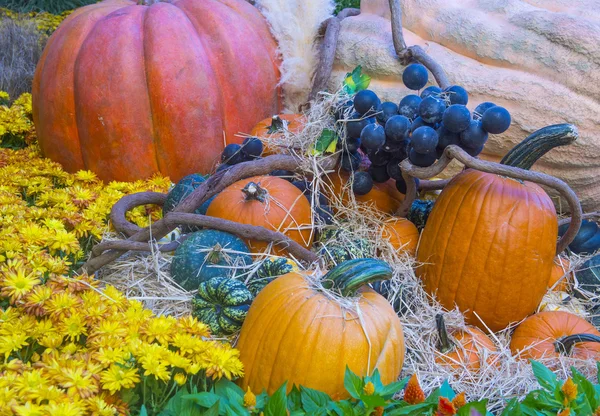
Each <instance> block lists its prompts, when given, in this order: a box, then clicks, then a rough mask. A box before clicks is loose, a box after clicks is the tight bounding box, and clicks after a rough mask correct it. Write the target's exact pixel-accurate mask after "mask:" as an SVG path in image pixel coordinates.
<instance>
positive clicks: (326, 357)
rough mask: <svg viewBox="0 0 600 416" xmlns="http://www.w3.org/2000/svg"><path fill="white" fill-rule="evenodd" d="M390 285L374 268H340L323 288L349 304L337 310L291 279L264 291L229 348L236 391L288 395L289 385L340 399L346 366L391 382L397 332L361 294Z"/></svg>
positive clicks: (370, 264)
mask: <svg viewBox="0 0 600 416" xmlns="http://www.w3.org/2000/svg"><path fill="white" fill-rule="evenodd" d="M390 277H391V269H390V267H389V266H388V265H387V264H385V263H384V262H382V261H381V260H374V259H357V260H349V261H346V262H344V263H341V264H340V265H338V266H337V267H335V268H334V269H332V270H331V271H330V272H329V273H328V274H327V275H326V276H325V277H324V278H323V282H324V283H325V282H330V283H331V284H332V286H333V289H334V290H335V291H336V292H339V293H341V294H342V296H348V297H354V298H355V299H356V302H355V303H353V302H349V303H348V304H347V305H345V307H343V306H342V305H340V303H339V302H338V301H337V300H336V299H334V298H333V297H332V296H331V295H330V294H325V293H324V292H323V291H322V290H320V289H317V288H316V287H315V286H314V285H313V284H311V283H309V282H308V281H307V279H306V277H305V276H303V275H302V274H299V273H290V274H287V275H284V276H282V277H279V278H277V279H275V280H274V281H273V282H271V283H269V284H268V285H267V286H266V287H265V288H264V289H263V290H262V291H261V292H260V293H259V294H258V296H257V297H256V299H255V300H254V302H253V303H252V306H250V310H249V311H248V315H247V317H246V320H245V321H244V324H243V326H242V331H241V334H240V337H239V340H238V343H237V345H236V348H237V349H238V350H239V351H240V359H241V360H242V362H243V363H244V378H243V379H241V380H240V384H241V386H242V388H243V389H244V390H246V389H247V388H248V387H250V389H252V391H254V392H260V391H262V390H263V389H266V390H267V392H268V393H269V394H272V393H273V392H274V391H275V390H276V389H277V388H279V387H280V386H281V385H282V384H283V383H284V382H285V381H287V388H288V391H289V390H290V389H291V388H292V386H293V385H294V384H295V385H296V386H300V385H302V386H305V387H309V388H313V389H318V390H321V391H323V392H325V393H327V394H329V395H330V396H331V397H332V398H333V399H334V400H339V399H344V398H347V397H348V392H347V391H346V389H345V388H344V373H345V369H346V366H348V367H349V368H350V370H352V371H353V372H354V373H356V374H358V375H359V376H365V375H369V374H371V373H372V372H373V370H374V369H375V368H377V369H379V373H380V375H381V381H382V382H383V383H384V384H387V383H391V382H393V381H396V379H397V378H398V376H399V375H400V371H401V370H402V363H403V361H404V337H403V332H402V325H401V324H400V320H399V319H398V316H397V315H396V313H395V312H394V309H393V308H392V306H391V305H390V304H389V303H388V302H387V300H386V299H385V298H384V297H383V296H381V295H379V294H378V293H376V292H375V291H373V290H372V289H370V288H368V287H366V286H363V285H365V284H366V283H368V282H373V281H376V280H381V279H385V278H388V279H389V278H390ZM359 288H360V290H359V291H358V292H357V290H358V289H359ZM359 310H360V315H359V313H358V311H359Z"/></svg>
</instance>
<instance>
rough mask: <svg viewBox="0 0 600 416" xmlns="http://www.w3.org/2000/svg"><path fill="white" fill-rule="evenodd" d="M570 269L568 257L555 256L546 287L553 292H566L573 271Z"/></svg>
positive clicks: (569, 285) (570, 282)
mask: <svg viewBox="0 0 600 416" xmlns="http://www.w3.org/2000/svg"><path fill="white" fill-rule="evenodd" d="M570 269H571V262H570V261H569V260H568V259H566V258H564V257H556V259H555V260H554V264H553V265H552V271H551V272H550V280H548V288H549V289H551V290H552V291H555V292H568V291H569V288H570V287H571V284H572V282H573V278H574V272H572V271H570ZM563 276H564V277H563Z"/></svg>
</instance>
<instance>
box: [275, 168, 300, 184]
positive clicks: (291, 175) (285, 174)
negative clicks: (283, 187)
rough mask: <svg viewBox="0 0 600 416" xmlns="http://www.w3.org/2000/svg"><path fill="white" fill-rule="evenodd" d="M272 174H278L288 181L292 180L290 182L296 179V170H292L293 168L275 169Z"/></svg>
mask: <svg viewBox="0 0 600 416" xmlns="http://www.w3.org/2000/svg"><path fill="white" fill-rule="evenodd" d="M270 175H271V176H277V177H279V178H281V179H285V180H286V181H290V182H292V181H293V180H294V172H292V171H291V170H284V169H275V170H274V171H272V172H271V174H270Z"/></svg>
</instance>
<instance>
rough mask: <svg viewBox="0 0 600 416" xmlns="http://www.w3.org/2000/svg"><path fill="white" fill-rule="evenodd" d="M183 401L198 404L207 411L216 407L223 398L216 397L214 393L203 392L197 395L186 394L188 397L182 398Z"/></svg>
mask: <svg viewBox="0 0 600 416" xmlns="http://www.w3.org/2000/svg"><path fill="white" fill-rule="evenodd" d="M182 399H183V400H187V401H191V402H193V403H196V404H197V405H200V406H202V407H204V408H206V409H209V408H211V407H212V406H214V404H215V403H217V402H218V401H219V400H220V399H221V397H219V396H218V395H216V394H214V393H209V392H207V391H202V392H200V393H196V394H186V395H184V396H182Z"/></svg>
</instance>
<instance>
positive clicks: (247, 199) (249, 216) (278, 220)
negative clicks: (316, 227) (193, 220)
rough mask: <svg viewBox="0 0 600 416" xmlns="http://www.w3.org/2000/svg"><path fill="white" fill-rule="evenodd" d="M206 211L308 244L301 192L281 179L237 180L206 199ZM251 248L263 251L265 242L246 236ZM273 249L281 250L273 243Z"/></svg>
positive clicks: (308, 223)
mask: <svg viewBox="0 0 600 416" xmlns="http://www.w3.org/2000/svg"><path fill="white" fill-rule="evenodd" d="M206 215H209V216H211V217H218V218H223V219H226V220H230V221H235V222H238V223H242V224H250V225H258V226H262V227H265V228H267V229H269V230H274V231H279V232H281V233H283V234H285V235H286V236H288V237H289V238H291V239H292V240H294V241H296V242H297V243H299V244H301V245H302V246H304V247H306V248H310V246H311V245H312V238H313V233H312V227H311V224H312V211H311V208H310V203H309V202H308V200H307V199H306V197H305V196H304V194H303V193H302V192H301V191H300V190H299V189H298V188H296V187H295V186H294V185H292V184H291V183H290V182H288V181H286V180H285V179H281V178H278V177H276V176H254V177H252V178H248V179H243V180H241V181H238V182H236V183H234V184H232V185H230V186H228V187H227V188H225V189H224V190H223V191H221V192H220V193H219V194H218V195H217V196H216V197H215V199H214V200H213V201H212V202H211V203H210V205H209V207H208V210H207V211H206ZM247 244H248V246H249V247H250V248H251V249H252V251H253V252H259V251H263V250H265V249H266V248H267V246H268V243H267V242H264V241H255V240H248V241H247ZM273 249H274V252H275V253H277V254H284V253H285V250H284V249H281V248H278V247H274V248H273Z"/></svg>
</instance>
